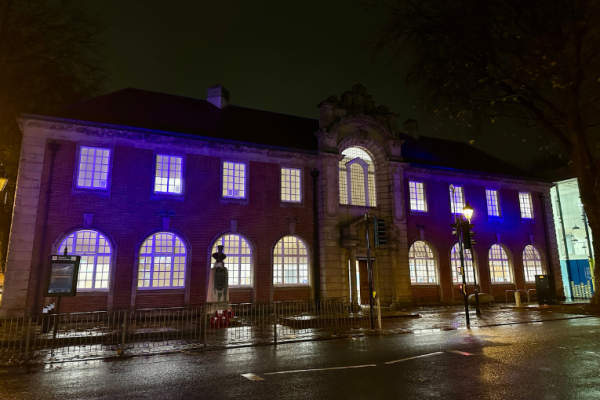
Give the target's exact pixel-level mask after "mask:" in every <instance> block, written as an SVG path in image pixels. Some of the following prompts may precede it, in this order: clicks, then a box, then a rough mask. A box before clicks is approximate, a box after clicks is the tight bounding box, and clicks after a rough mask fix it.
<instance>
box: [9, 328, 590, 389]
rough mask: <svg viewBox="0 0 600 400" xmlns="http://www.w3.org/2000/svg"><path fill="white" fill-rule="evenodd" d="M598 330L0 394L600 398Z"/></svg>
mask: <svg viewBox="0 0 600 400" xmlns="http://www.w3.org/2000/svg"><path fill="white" fill-rule="evenodd" d="M599 336H600V319H598V318H585V319H576V320H567V321H555V322H545V323H537V324H524V325H511V326H500V327H490V328H481V329H472V330H470V331H467V330H461V329H459V330H453V331H434V330H430V331H424V332H422V333H415V334H401V335H386V336H368V337H359V338H353V339H342V340H334V341H318V342H303V343H293V344H283V345H280V346H277V347H273V346H266V347H252V348H241V349H231V350H225V351H207V352H205V353H185V354H174V355H168V356H149V357H138V358H130V359H123V360H118V361H105V362H101V361H93V362H71V363H63V364H54V365H49V366H46V367H37V368H34V369H28V368H25V367H24V368H0V399H83V398H86V399H87V398H89V399H138V398H145V399H150V398H151V399H176V398H190V399H194V398H198V399H208V398H210V399H219V398H222V399H234V398H243V399H302V400H308V399H375V398H381V399H388V398H403V399H404V398H405V399H454V398H460V399H493V400H495V399H560V400H562V399H600V376H599V374H598V371H599V370H600V340H599ZM453 350H458V351H460V352H468V353H471V354H473V355H472V356H465V355H462V354H459V353H458V352H449V351H453ZM421 355H428V356H427V357H416V356H421ZM413 357H414V358H413ZM398 360H400V361H398ZM390 361H398V362H395V363H391V364H385V363H386V362H390ZM371 365H375V366H371ZM349 366H366V367H361V368H350V369H333V368H341V367H349ZM299 370H302V371H299ZM285 371H295V372H293V373H286V374H272V373H274V372H285ZM248 373H252V374H254V375H257V376H259V377H261V378H263V379H264V380H250V379H248V378H246V377H243V376H242V374H248Z"/></svg>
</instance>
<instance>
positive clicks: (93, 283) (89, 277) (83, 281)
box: [58, 229, 111, 290]
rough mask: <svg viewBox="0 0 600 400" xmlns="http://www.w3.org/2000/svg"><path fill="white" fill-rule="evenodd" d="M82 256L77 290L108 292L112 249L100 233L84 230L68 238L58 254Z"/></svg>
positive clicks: (62, 243)
mask: <svg viewBox="0 0 600 400" xmlns="http://www.w3.org/2000/svg"><path fill="white" fill-rule="evenodd" d="M65 247H66V248H67V252H68V254H72V255H76V256H81V263H80V264H79V275H78V277H77V290H108V283H109V282H108V281H109V270H110V255H111V248H110V244H109V241H108V240H107V239H106V237H104V235H102V234H101V233H99V232H96V231H92V230H89V229H84V230H80V231H75V232H73V233H71V234H70V235H69V236H67V237H66V238H65V239H64V240H63V241H62V242H61V244H60V246H59V248H58V254H64V251H65Z"/></svg>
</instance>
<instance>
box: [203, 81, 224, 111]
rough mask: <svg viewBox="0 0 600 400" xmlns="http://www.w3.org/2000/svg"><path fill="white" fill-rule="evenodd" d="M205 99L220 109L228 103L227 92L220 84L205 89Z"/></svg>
mask: <svg viewBox="0 0 600 400" xmlns="http://www.w3.org/2000/svg"><path fill="white" fill-rule="evenodd" d="M206 100H208V101H209V102H210V103H212V104H213V105H214V106H217V107H219V108H221V109H223V108H225V107H227V106H228V105H229V92H228V91H227V89H225V88H224V87H223V86H221V85H215V86H211V87H209V88H208V89H206Z"/></svg>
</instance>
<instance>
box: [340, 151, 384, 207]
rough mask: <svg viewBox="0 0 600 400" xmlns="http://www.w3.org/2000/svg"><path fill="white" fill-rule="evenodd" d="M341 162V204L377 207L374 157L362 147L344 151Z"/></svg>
mask: <svg viewBox="0 0 600 400" xmlns="http://www.w3.org/2000/svg"><path fill="white" fill-rule="evenodd" d="M342 154H343V155H344V159H343V160H342V161H340V204H351V205H355V206H369V207H375V206H377V195H376V193H375V164H374V163H373V159H372V157H371V156H370V155H369V154H368V153H367V152H366V151H365V150H363V149H361V148H360V147H349V148H347V149H346V150H344V151H342Z"/></svg>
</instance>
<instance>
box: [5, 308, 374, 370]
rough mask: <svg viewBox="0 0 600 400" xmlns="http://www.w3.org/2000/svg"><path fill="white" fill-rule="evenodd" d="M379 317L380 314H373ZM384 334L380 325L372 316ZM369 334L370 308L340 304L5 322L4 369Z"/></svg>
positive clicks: (169, 310)
mask: <svg viewBox="0 0 600 400" xmlns="http://www.w3.org/2000/svg"><path fill="white" fill-rule="evenodd" d="M376 310H377V308H376ZM373 317H374V320H375V326H376V327H377V328H379V329H381V318H380V315H378V313H377V312H376V313H375V315H374V316H373ZM370 329H371V315H370V309H369V307H368V306H360V307H359V308H358V309H357V310H354V312H351V311H350V306H349V304H348V303H347V302H344V301H343V300H337V299H336V300H325V301H321V302H314V301H289V302H275V303H251V304H250V303H249V304H232V305H230V306H229V309H228V310H223V311H222V312H219V311H216V310H208V309H205V307H186V308H156V309H140V310H134V311H130V310H120V311H113V312H110V313H109V312H105V311H99V312H87V313H68V314H43V315H40V316H36V317H18V318H5V319H0V364H2V363H8V364H11V363H20V362H23V361H26V360H40V361H44V360H45V361H48V360H60V359H65V358H82V359H83V358H103V357H112V356H117V355H122V354H124V353H125V354H127V353H129V354H141V353H142V354H143V353H156V352H170V351H180V350H185V349H205V348H208V347H226V346H235V345H241V344H244V345H255V344H277V343H281V342H286V341H293V340H309V339H312V338H318V337H323V336H326V337H330V336H331V335H332V334H333V335H344V334H352V333H353V332H356V331H357V330H370Z"/></svg>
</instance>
